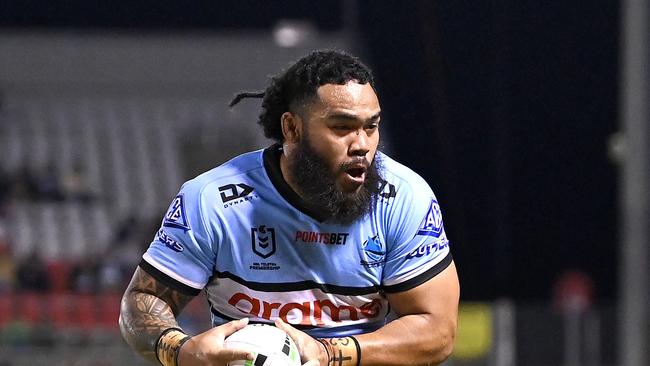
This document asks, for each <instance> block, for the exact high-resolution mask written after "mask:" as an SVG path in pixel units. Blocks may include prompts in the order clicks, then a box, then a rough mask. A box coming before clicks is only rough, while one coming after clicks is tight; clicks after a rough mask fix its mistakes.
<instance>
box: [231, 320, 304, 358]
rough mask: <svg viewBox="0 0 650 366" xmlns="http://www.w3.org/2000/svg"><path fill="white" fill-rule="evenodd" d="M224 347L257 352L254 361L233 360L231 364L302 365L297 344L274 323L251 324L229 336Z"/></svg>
mask: <svg viewBox="0 0 650 366" xmlns="http://www.w3.org/2000/svg"><path fill="white" fill-rule="evenodd" d="M224 347H225V348H237V349H243V350H246V351H250V352H253V353H254V354H255V359H254V360H253V361H245V360H238V361H233V362H230V363H229V364H228V365H230V366H238V365H242V366H300V354H299V353H298V348H297V347H296V344H295V343H294V342H293V340H292V339H291V337H289V335H287V333H285V332H284V331H283V330H282V329H280V328H276V327H274V326H272V325H267V324H249V325H247V326H245V327H244V328H243V329H240V330H238V331H236V332H235V333H233V334H231V335H230V336H228V337H227V338H226V340H225V341H224Z"/></svg>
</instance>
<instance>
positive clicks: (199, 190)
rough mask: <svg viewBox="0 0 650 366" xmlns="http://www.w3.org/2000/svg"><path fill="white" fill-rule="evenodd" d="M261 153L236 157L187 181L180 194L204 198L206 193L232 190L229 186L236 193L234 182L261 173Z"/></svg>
mask: <svg viewBox="0 0 650 366" xmlns="http://www.w3.org/2000/svg"><path fill="white" fill-rule="evenodd" d="M262 152H263V150H256V151H251V152H247V153H244V154H241V155H238V156H236V157H234V158H232V159H231V160H229V161H227V162H225V163H223V164H221V165H219V166H218V167H215V168H213V169H210V170H208V171H206V172H204V173H202V174H200V175H198V176H196V177H195V178H193V179H190V180H188V181H187V182H185V183H184V184H183V186H182V187H181V192H186V193H188V194H191V195H195V196H199V197H200V196H205V194H206V192H214V191H221V192H223V191H226V190H232V187H230V185H233V186H235V191H237V188H236V186H237V183H236V182H239V181H246V180H249V179H251V178H250V177H251V176H253V175H255V174H259V173H260V172H262V171H263V169H264V166H263V162H262ZM239 184H241V183H239ZM240 189H245V188H241V187H240Z"/></svg>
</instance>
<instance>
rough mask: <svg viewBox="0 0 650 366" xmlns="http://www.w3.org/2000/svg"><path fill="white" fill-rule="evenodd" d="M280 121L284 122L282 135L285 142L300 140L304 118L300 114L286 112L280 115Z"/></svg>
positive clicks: (291, 142)
mask: <svg viewBox="0 0 650 366" xmlns="http://www.w3.org/2000/svg"><path fill="white" fill-rule="evenodd" d="M280 122H281V123H282V135H283V136H284V141H285V142H287V143H290V144H293V143H297V142H298V141H300V135H301V133H302V118H300V116H299V115H297V114H293V113H291V112H284V113H283V114H282V116H281V117H280Z"/></svg>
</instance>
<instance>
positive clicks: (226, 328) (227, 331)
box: [219, 318, 248, 337]
mask: <svg viewBox="0 0 650 366" xmlns="http://www.w3.org/2000/svg"><path fill="white" fill-rule="evenodd" d="M246 325H248V318H242V319H239V320H233V321H231V322H228V323H226V324H224V325H222V326H220V327H219V329H220V330H222V331H223V333H224V335H225V336H226V337H227V336H229V335H231V334H233V333H235V332H236V331H238V330H240V329H242V328H244V327H245V326H246Z"/></svg>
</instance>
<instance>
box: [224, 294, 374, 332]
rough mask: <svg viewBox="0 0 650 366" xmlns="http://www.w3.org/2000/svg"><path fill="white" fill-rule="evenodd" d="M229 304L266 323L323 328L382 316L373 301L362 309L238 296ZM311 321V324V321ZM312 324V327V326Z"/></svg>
mask: <svg viewBox="0 0 650 366" xmlns="http://www.w3.org/2000/svg"><path fill="white" fill-rule="evenodd" d="M228 304H229V305H231V306H233V307H234V308H235V309H237V310H238V311H240V312H242V313H244V314H247V315H252V316H254V317H257V318H261V319H266V320H275V319H277V318H281V319H282V320H284V321H285V322H287V323H290V324H302V325H317V326H322V325H325V324H327V323H330V322H334V323H341V322H344V321H350V320H352V321H359V320H363V319H372V318H376V317H378V316H380V315H382V309H383V304H382V302H381V300H379V299H373V300H372V301H370V302H366V303H365V304H363V305H361V306H352V305H345V304H341V303H340V302H335V301H332V300H329V299H323V300H319V299H317V300H312V301H303V302H273V301H266V300H265V299H258V298H256V297H254V296H252V295H247V294H244V293H241V292H237V293H235V294H234V295H232V296H231V297H230V299H229V300H228ZM312 319H313V321H312ZM314 323H315V324H314Z"/></svg>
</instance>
